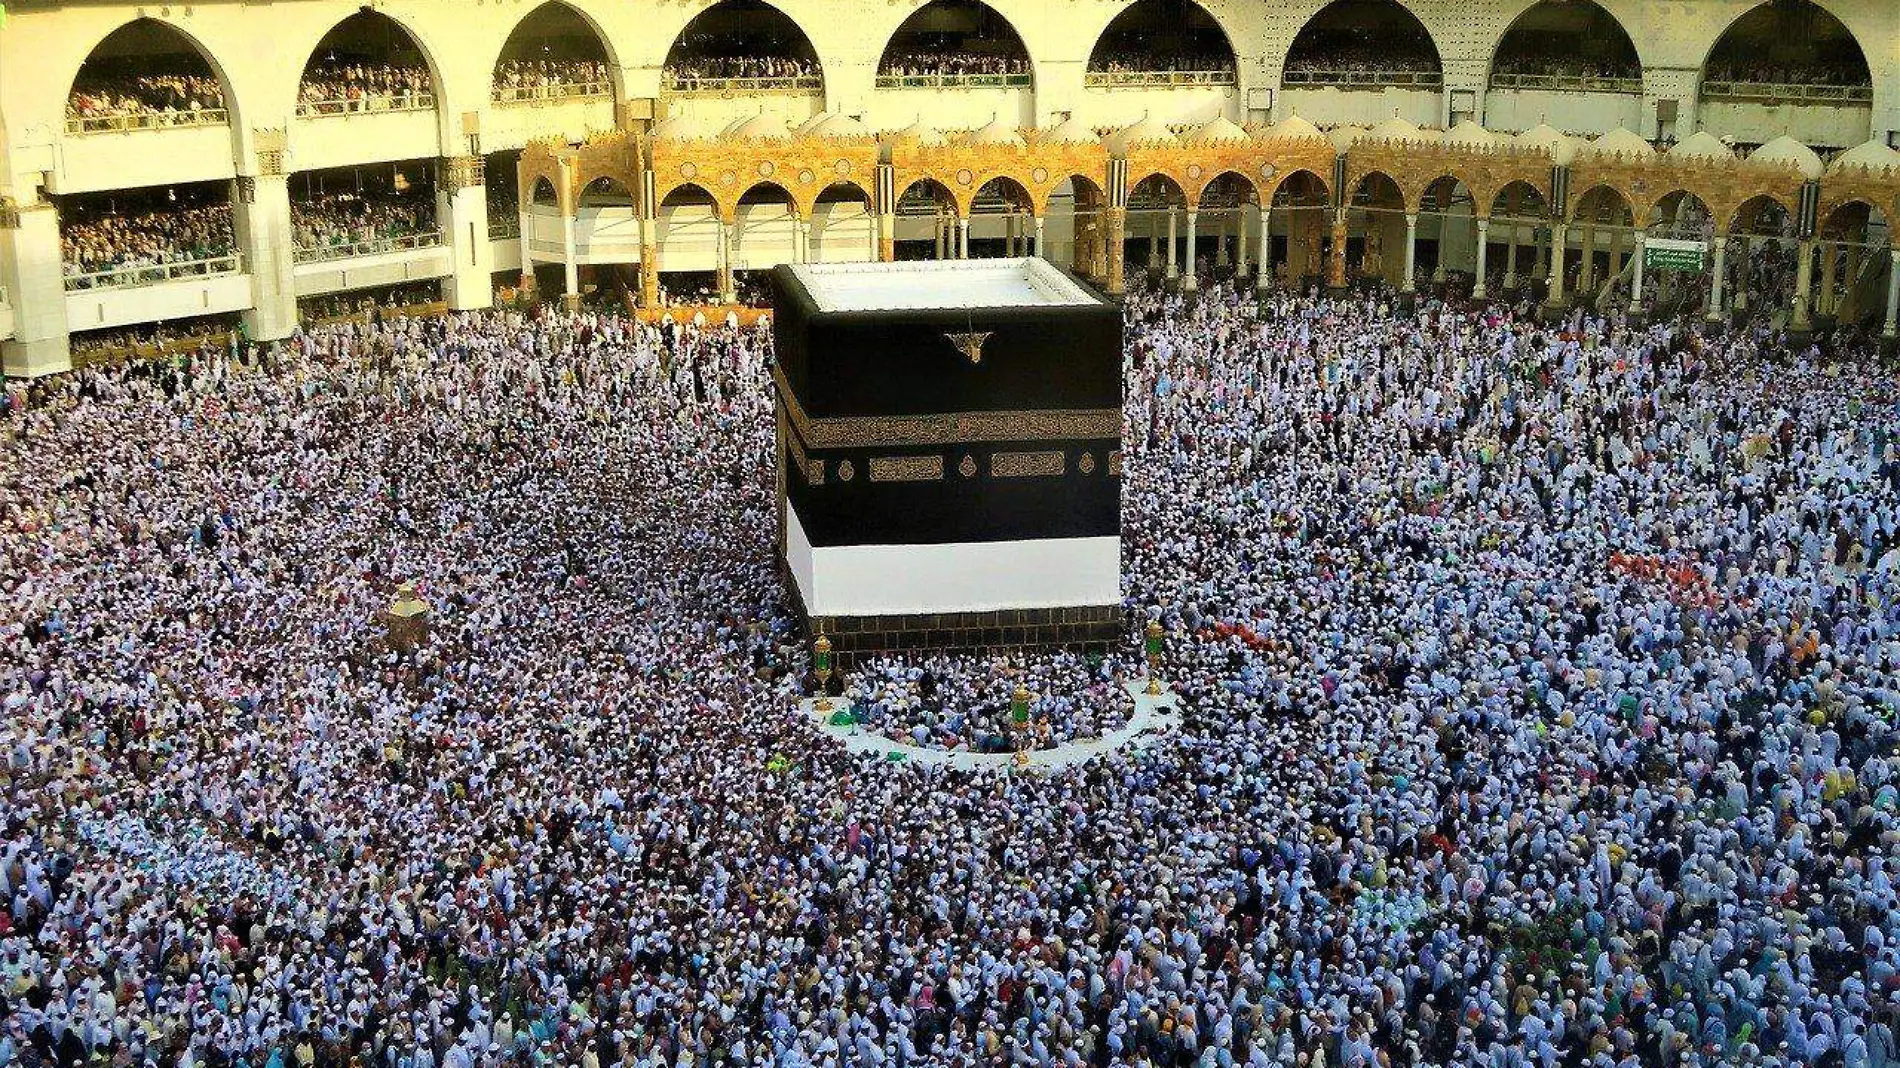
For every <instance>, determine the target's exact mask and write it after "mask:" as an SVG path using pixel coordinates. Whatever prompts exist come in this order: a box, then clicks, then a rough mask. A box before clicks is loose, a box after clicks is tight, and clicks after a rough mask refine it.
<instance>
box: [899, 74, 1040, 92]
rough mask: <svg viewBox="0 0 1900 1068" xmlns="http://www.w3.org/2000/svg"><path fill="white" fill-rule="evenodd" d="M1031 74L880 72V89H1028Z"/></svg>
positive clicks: (1030, 82)
mask: <svg viewBox="0 0 1900 1068" xmlns="http://www.w3.org/2000/svg"><path fill="white" fill-rule="evenodd" d="M1031 84H1033V83H1032V80H1031V77H1030V75H1029V74H1027V73H1022V74H880V75H878V76H877V87H878V88H879V89H1027V88H1029V87H1030V86H1031Z"/></svg>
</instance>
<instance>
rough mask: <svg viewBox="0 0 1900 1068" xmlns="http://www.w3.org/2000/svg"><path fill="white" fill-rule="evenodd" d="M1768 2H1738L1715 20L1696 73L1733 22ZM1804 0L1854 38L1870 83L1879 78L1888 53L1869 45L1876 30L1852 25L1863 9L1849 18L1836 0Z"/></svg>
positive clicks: (1890, 45)
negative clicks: (1832, 19)
mask: <svg viewBox="0 0 1900 1068" xmlns="http://www.w3.org/2000/svg"><path fill="white" fill-rule="evenodd" d="M1772 2H1773V0H1752V2H1749V3H1743V4H1740V5H1738V6H1736V7H1735V8H1734V9H1733V10H1731V11H1730V12H1729V13H1728V15H1727V17H1726V18H1722V19H1720V20H1719V21H1717V22H1716V23H1715V29H1714V32H1713V33H1711V34H1710V35H1709V36H1708V39H1707V40H1704V41H1702V42H1701V43H1700V55H1699V56H1698V58H1697V60H1696V70H1697V71H1698V72H1705V71H1707V70H1708V66H1709V60H1710V59H1712V58H1713V57H1714V56H1715V46H1716V45H1718V44H1721V43H1722V38H1724V37H1726V36H1728V32H1729V31H1730V30H1732V29H1734V28H1735V25H1736V24H1737V23H1739V22H1741V21H1742V20H1743V19H1744V18H1747V17H1748V16H1749V15H1752V14H1754V13H1755V12H1756V11H1758V10H1760V9H1761V8H1764V7H1767V6H1768V5H1769V4H1771V3H1772ZM1807 2H1808V3H1810V4H1813V5H1814V6H1815V7H1818V8H1820V9H1821V10H1822V11H1825V12H1826V13H1828V14H1829V15H1832V16H1833V17H1834V21H1836V22H1838V23H1840V24H1841V26H1842V27H1843V28H1844V29H1846V30H1847V35H1848V36H1849V37H1851V38H1853V40H1854V46H1855V47H1856V48H1858V49H1860V58H1861V62H1863V63H1865V64H1866V65H1867V73H1868V76H1869V79H1870V80H1871V81H1874V82H1878V81H1880V80H1881V73H1882V67H1883V63H1882V59H1883V58H1884V59H1886V60H1887V61H1888V62H1891V61H1892V56H1891V54H1889V55H1887V56H1883V55H1882V54H1881V53H1880V52H1879V51H1878V50H1877V49H1874V48H1871V47H1869V41H1870V39H1871V38H1870V35H1871V34H1874V33H1876V32H1878V31H1877V30H1876V28H1875V27H1872V26H1863V27H1862V28H1861V29H1856V28H1855V22H1856V21H1858V17H1859V16H1862V15H1865V14H1866V12H1865V11H1861V10H1853V11H1852V14H1853V15H1854V16H1856V17H1855V18H1850V17H1849V11H1846V10H1843V9H1842V5H1841V4H1840V3H1838V2H1837V0H1807ZM1869 6H1871V5H1869ZM1892 47H1893V46H1892V44H1891V43H1890V44H1889V45H1888V48H1889V49H1890V50H1891V49H1892Z"/></svg>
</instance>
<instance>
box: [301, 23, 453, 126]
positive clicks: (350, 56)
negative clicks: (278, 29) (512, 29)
mask: <svg viewBox="0 0 1900 1068" xmlns="http://www.w3.org/2000/svg"><path fill="white" fill-rule="evenodd" d="M364 72H366V73H364ZM442 95H443V81H442V65H441V63H440V62H439V61H438V60H437V59H436V57H435V56H434V54H432V53H431V52H430V51H429V49H428V47H427V46H426V45H424V44H423V42H422V38H421V37H420V36H419V35H418V34H417V33H416V31H415V30H413V29H411V28H410V27H409V26H407V25H405V24H404V23H402V22H400V21H398V20H397V19H396V18H394V17H393V16H391V15H388V14H386V13H384V12H382V11H375V10H370V9H368V8H364V9H363V10H360V11H357V12H356V13H354V14H351V15H349V16H346V17H345V18H343V19H342V20H340V21H338V22H336V23H335V24H333V25H332V26H331V27H330V28H329V29H328V30H326V31H325V32H324V34H323V36H322V37H321V38H319V39H318V40H317V43H316V45H315V46H314V47H312V48H311V49H310V53H309V56H308V57H307V58H306V59H305V60H304V64H303V67H302V73H301V74H300V75H299V76H298V79H297V101H298V103H297V114H298V115H299V116H306V117H307V116H312V115H330V114H344V113H346V112H347V111H349V110H351V108H350V107H348V106H345V105H348V104H350V103H351V102H353V101H354V102H362V101H384V102H389V103H392V104H394V105H395V106H396V107H397V108H399V109H400V110H426V109H432V108H435V107H436V106H437V105H438V104H439V103H440V101H441V99H442Z"/></svg>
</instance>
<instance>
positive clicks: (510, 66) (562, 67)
mask: <svg viewBox="0 0 1900 1068" xmlns="http://www.w3.org/2000/svg"><path fill="white" fill-rule="evenodd" d="M582 85H597V86H602V87H603V89H602V91H603V92H611V91H612V85H613V82H612V80H611V78H610V77H609V75H608V73H607V64H606V63H604V62H602V61H601V60H598V59H506V60H503V61H501V62H500V63H497V64H495V80H494V89H495V91H496V92H497V93H500V92H505V91H507V90H510V89H547V88H558V87H567V86H582Z"/></svg>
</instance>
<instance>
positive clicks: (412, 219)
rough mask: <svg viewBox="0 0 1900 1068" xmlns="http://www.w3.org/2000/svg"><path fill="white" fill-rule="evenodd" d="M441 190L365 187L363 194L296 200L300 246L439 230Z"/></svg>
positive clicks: (382, 240)
mask: <svg viewBox="0 0 1900 1068" xmlns="http://www.w3.org/2000/svg"><path fill="white" fill-rule="evenodd" d="M435 207H436V205H435V191H434V190H433V189H429V188H419V189H414V190H411V191H408V192H401V193H398V192H393V191H387V192H385V191H372V190H365V191H364V192H363V193H360V194H349V195H341V196H326V197H311V198H308V199H294V200H292V201H291V202H290V223H291V232H292V233H293V235H294V236H295V240H296V242H297V247H298V248H300V249H324V248H342V247H353V246H362V245H367V246H369V247H370V248H371V249H374V248H376V247H378V246H379V245H387V244H388V243H389V242H392V241H394V240H396V239H397V238H402V237H409V236H412V235H414V234H421V233H429V232H431V231H433V230H435V229H436V217H435Z"/></svg>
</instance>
